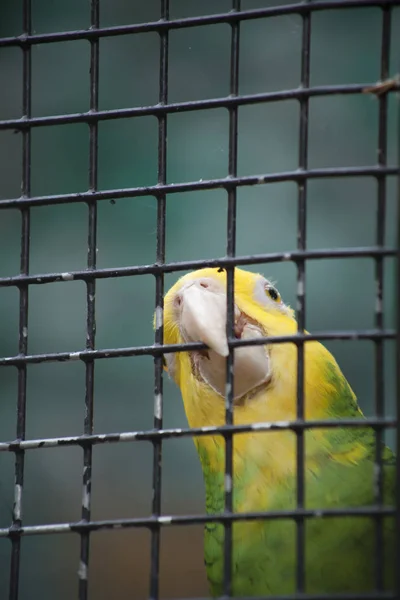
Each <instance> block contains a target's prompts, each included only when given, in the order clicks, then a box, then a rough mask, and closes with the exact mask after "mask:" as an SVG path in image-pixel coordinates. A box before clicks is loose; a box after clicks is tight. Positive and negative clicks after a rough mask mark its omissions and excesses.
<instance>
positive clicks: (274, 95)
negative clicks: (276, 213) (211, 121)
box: [0, 39, 400, 170]
mask: <svg viewBox="0 0 400 600" xmlns="http://www.w3.org/2000/svg"><path fill="white" fill-rule="evenodd" d="M0 41H1V39H0ZM374 85H375V84H374V83H373V82H368V83H355V84H347V85H322V86H315V87H310V88H304V89H303V88H295V89H291V90H283V91H277V92H265V93H260V94H244V95H238V96H237V97H230V96H226V97H222V98H211V99H206V100H193V101H192V100H191V101H188V102H173V103H166V104H165V105H160V104H155V105H150V106H140V107H130V108H116V109H110V110H98V111H93V112H91V111H89V112H84V113H70V114H65V115H52V116H46V117H31V118H30V119H5V120H0V130H7V129H12V130H13V129H15V130H18V131H20V130H23V129H26V128H27V127H48V126H51V125H68V124H69V125H70V124H72V123H75V124H76V123H91V122H92V121H109V120H113V121H114V120H116V119H128V118H135V117H146V116H154V117H158V116H159V115H161V114H173V113H177V112H193V111H198V110H206V109H211V108H230V107H232V106H248V105H251V104H265V103H267V102H279V101H283V100H301V99H302V98H304V97H308V98H315V97H319V96H335V95H341V96H342V95H353V94H363V93H365V90H366V89H368V88H370V87H373V86H374ZM393 89H394V90H396V89H400V84H399V83H398V82H397V81H395V80H394V81H393ZM335 170H336V169H335Z"/></svg>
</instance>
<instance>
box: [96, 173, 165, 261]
mask: <svg viewBox="0 0 400 600" xmlns="http://www.w3.org/2000/svg"><path fill="white" fill-rule="evenodd" d="M126 183H128V181H126ZM97 224H98V225H97V246H98V254H97V266H98V267H99V268H107V267H115V266H118V267H128V266H132V265H146V264H151V263H153V262H155V260H156V244H157V199H156V198H155V197H154V196H134V197H131V198H122V199H120V200H117V201H115V203H114V202H107V201H106V202H99V203H98V205H97Z"/></svg>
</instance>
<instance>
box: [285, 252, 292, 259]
mask: <svg viewBox="0 0 400 600" xmlns="http://www.w3.org/2000/svg"><path fill="white" fill-rule="evenodd" d="M283 260H292V255H291V253H290V252H285V254H284V255H283Z"/></svg>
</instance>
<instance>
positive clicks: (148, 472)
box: [92, 440, 153, 520]
mask: <svg viewBox="0 0 400 600" xmlns="http://www.w3.org/2000/svg"><path fill="white" fill-rule="evenodd" d="M152 471H153V447H152V444H151V443H150V442H146V441H143V440H140V441H135V442H123V443H122V442H116V443H112V444H104V445H96V446H95V448H94V453H93V471H92V481H93V486H92V519H94V520H96V519H99V520H102V519H133V518H139V517H145V518H146V517H150V515H151V512H152V511H151V500H152Z"/></svg>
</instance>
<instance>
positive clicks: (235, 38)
mask: <svg viewBox="0 0 400 600" xmlns="http://www.w3.org/2000/svg"><path fill="white" fill-rule="evenodd" d="M240 4H241V0H232V11H235V12H238V11H240V8H241V7H240ZM239 41H240V21H234V22H233V23H232V25H231V60H230V63H231V64H230V95H231V96H237V95H238V93H239V57H240V44H239ZM237 138H238V108H237V106H235V107H231V108H229V165H228V172H229V173H228V174H229V177H236V176H237V146H238V142H237ZM236 197H237V193H236V186H233V187H230V188H229V190H228V214H227V247H226V253H227V256H230V257H233V256H235V255H236ZM234 289H235V268H234V267H228V268H227V269H226V294H227V322H226V332H227V338H228V340H230V339H233V338H234V320H235V311H234ZM234 361H235V357H234V349H233V348H230V349H229V355H228V357H227V359H226V389H225V402H226V406H225V422H226V424H227V425H232V424H233V397H234V395H233V394H234V391H233V390H234ZM233 444H234V441H233V436H232V435H227V436H226V437H225V480H224V481H225V512H226V513H228V514H229V513H232V512H233ZM224 534H225V535H224V578H223V590H224V596H225V597H227V598H229V597H231V596H232V542H233V536H232V522H231V521H225V522H224Z"/></svg>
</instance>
